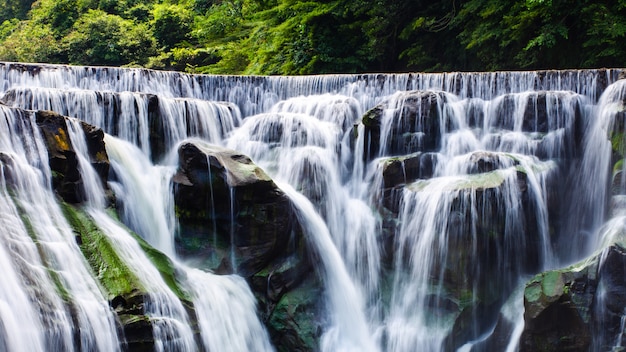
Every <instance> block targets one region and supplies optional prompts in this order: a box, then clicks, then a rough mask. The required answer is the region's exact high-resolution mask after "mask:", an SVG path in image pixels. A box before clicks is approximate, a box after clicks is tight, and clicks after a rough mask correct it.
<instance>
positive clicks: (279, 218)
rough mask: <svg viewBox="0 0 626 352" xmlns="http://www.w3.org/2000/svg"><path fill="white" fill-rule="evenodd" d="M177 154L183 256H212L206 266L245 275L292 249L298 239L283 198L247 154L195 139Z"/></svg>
mask: <svg viewBox="0 0 626 352" xmlns="http://www.w3.org/2000/svg"><path fill="white" fill-rule="evenodd" d="M179 156H180V168H179V171H178V173H177V174H176V175H175V176H174V184H175V203H176V209H177V212H178V215H179V221H180V224H181V232H180V236H179V238H178V239H177V245H178V250H179V252H180V254H181V255H182V256H183V257H186V258H194V257H195V258H197V257H203V259H204V260H206V259H208V258H209V257H213V258H212V259H211V261H212V263H206V264H208V267H207V268H208V269H211V270H215V271H217V272H222V273H232V272H236V273H238V274H240V275H242V276H244V277H250V276H251V275H253V274H255V273H257V272H259V271H260V270H261V269H262V268H264V267H265V266H266V265H267V264H268V263H269V262H271V261H272V260H274V259H275V258H276V257H279V256H281V255H283V254H285V251H287V250H288V248H290V246H293V247H292V248H293V249H295V248H297V246H298V243H299V242H300V241H301V240H302V239H301V238H296V237H294V236H293V234H292V232H294V231H296V230H297V224H296V222H295V216H294V214H293V210H292V206H291V202H290V200H289V198H288V197H287V196H286V195H285V194H284V193H283V192H282V191H281V190H280V189H279V188H278V187H277V186H276V184H275V183H274V181H272V179H271V178H270V177H269V176H267V174H266V173H265V172H264V171H263V170H262V169H261V168H259V167H258V166H256V165H255V164H253V163H252V161H251V160H250V159H249V158H248V157H246V156H244V155H241V154H238V153H236V152H234V151H232V150H227V149H223V148H220V147H215V146H208V145H202V144H199V143H198V144H193V143H184V144H183V145H181V146H180V148H179ZM209 165H210V167H209ZM216 255H217V256H216ZM233 264H234V267H232V265H233Z"/></svg>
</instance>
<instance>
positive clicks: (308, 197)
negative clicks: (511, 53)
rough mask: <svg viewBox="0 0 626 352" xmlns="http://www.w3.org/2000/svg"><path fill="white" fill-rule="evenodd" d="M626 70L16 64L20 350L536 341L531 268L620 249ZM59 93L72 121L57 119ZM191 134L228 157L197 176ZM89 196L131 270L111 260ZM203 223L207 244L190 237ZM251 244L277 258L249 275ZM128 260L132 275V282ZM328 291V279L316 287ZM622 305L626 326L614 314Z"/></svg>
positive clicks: (9, 165)
mask: <svg viewBox="0 0 626 352" xmlns="http://www.w3.org/2000/svg"><path fill="white" fill-rule="evenodd" d="M622 73H623V72H622V70H620V69H599V70H567V71H536V72H535V71H533V72H490V73H461V72H452V73H428V74H427V73H406V74H360V75H323V76H301V77H246V76H211V75H188V74H183V73H177V72H159V71H151V70H144V69H122V68H112V67H73V66H64V65H34V64H21V63H0V102H1V105H0V109H1V110H0V113H1V115H0V117H2V119H0V124H1V126H0V165H1V166H2V168H1V171H2V173H1V176H2V177H1V178H0V186H1V187H0V208H1V210H2V212H1V213H2V216H1V217H0V223H1V224H2V225H4V228H6V229H7V230H6V231H4V233H3V234H2V236H1V238H2V241H0V265H2V267H3V270H5V272H6V274H3V278H2V279H1V280H0V350H7V351H42V350H54V351H60V350H64V351H65V350H76V351H83V350H85V351H86V350H103V351H104V350H106V351H109V350H121V349H125V348H132V347H133V346H134V345H133V344H134V343H143V340H142V339H140V338H137V335H133V336H125V334H126V335H128V332H130V333H131V334H136V333H137V331H133V330H132V329H131V328H128V327H129V326H131V327H133V328H136V329H137V330H139V329H140V328H141V329H143V328H146V327H147V328H149V329H148V330H149V332H148V333H146V334H147V335H149V338H147V339H150V341H152V344H153V346H152V345H151V347H154V349H156V350H163V351H169V350H177V351H195V350H208V351H219V350H232V351H271V350H275V349H277V350H285V349H289V347H292V348H303V349H307V348H308V349H314V350H315V349H317V350H322V351H389V352H403V351H414V350H416V349H418V350H423V351H454V350H461V351H480V350H490V349H497V350H507V351H514V350H516V349H518V344H520V343H524V342H523V341H525V340H524V338H525V337H524V333H525V332H526V331H527V328H528V327H527V326H525V319H527V317H526V316H525V315H526V314H525V313H524V307H525V306H524V301H525V298H526V296H525V292H524V289H525V285H527V284H528V282H529V280H530V279H531V278H532V277H533V276H534V275H536V274H539V273H542V272H546V271H549V270H556V269H559V268H562V267H565V266H567V265H570V264H572V263H577V262H580V261H581V260H583V259H585V260H587V258H588V257H589V256H592V255H595V253H604V254H602V255H604V257H602V255H601V256H600V257H599V258H605V257H607V256H609V254H607V253H609V252H608V251H609V249H606V248H613V247H611V246H612V245H613V244H615V243H618V244H619V243H621V242H620V241H621V234H622V233H623V216H624V205H623V204H624V201H625V200H624V195H626V190H625V189H626V186H625V185H626V176H625V175H626V169H625V168H626V166H625V164H626V163H624V162H623V160H624V158H626V148H624V145H626V142H625V141H624V139H623V136H624V129H625V127H624V126H625V122H624V116H626V115H624V101H626V98H625V96H624V92H626V90H625V89H624V87H625V86H624V81H623V80H619V78H620V74H622ZM41 110H51V111H55V112H57V113H59V114H62V115H65V116H69V118H67V119H65V120H64V121H65V122H64V125H63V126H61V127H59V128H57V126H56V125H54V126H53V127H50V126H47V125H45V124H44V123H45V121H44V122H42V121H38V117H37V116H40V115H38V114H40V113H39V112H35V111H41ZM44 115H45V114H44ZM41 116H43V115H41ZM45 116H47V115H45ZM41 119H44V118H41ZM44 120H45V119H44ZM38 124H39V125H38ZM42 124H44V125H42ZM90 125H93V126H95V127H96V128H100V129H102V131H103V132H104V137H102V138H100V139H101V140H97V141H96V140H95V139H98V138H99V137H98V138H96V137H94V134H89V133H88V132H89V128H90V127H89V126H90ZM46 128H47V129H48V130H46ZM65 133H67V136H65V135H64V134H65ZM62 137H63V138H62ZM55 138H56V139H55ZM52 142H56V143H57V149H58V150H56V151H55V150H46V148H50V147H49V146H48V145H49V144H50V143H52ZM96 142H97V143H102V144H103V146H104V147H103V148H104V149H102V150H99V152H95V151H94V148H96V149H97V147H95V146H94V143H96ZM185 143H191V144H195V145H198V146H201V147H199V148H198V152H199V153H204V154H205V155H202V157H201V158H200V159H202V161H198V163H199V164H200V165H195V164H194V165H192V166H193V167H198V168H199V169H198V170H195V169H193V170H186V171H189V174H186V176H185V177H183V176H181V168H182V166H181V165H183V164H184V163H185V162H187V161H188V160H184V159H185V158H186V157H189V156H188V155H186V154H184V153H183V152H182V149H181V148H183V147H181V146H183V145H185ZM211 145H213V146H218V147H219V148H228V149H231V150H233V151H234V152H233V153H232V154H229V157H230V158H231V159H232V160H234V162H242V160H244V163H247V161H245V160H247V159H245V156H247V157H249V158H250V159H251V162H250V163H252V162H253V163H254V164H256V165H258V166H260V168H261V169H262V170H261V171H254V172H255V173H256V174H255V176H258V177H261V178H262V177H265V176H263V175H261V176H259V173H262V172H265V173H267V175H266V176H267V180H265V179H264V178H263V183H262V184H263V187H268V188H269V187H274V186H275V187H276V188H275V189H274V188H271V192H273V195H283V196H285V197H286V198H285V199H286V200H285V201H286V202H289V204H290V206H289V207H288V209H289V211H290V212H291V211H292V212H293V214H291V213H290V214H274V213H272V212H271V211H268V210H259V209H260V206H261V205H262V204H263V202H264V201H265V200H264V199H259V198H258V194H260V192H261V191H265V188H264V189H263V190H260V189H259V190H257V189H254V190H252V191H251V192H252V193H246V192H247V191H246V190H240V189H238V188H237V185H233V184H226V185H223V184H221V183H220V182H226V181H228V179H227V177H226V176H228V175H231V174H229V172H232V170H230V169H228V167H230V166H229V165H226V164H224V165H222V164H219V163H218V164H219V165H217V164H216V160H218V159H216V158H215V157H213V156H212V154H211V153H215V152H216V150H217V147H215V148H214V147H213V146H211ZM220 150H221V149H220ZM94 153H96V154H94ZM97 153H100V154H97ZM178 153H180V155H179V154H178ZM200 159H198V160H200ZM103 160H106V168H104V166H103V165H100V164H99V163H103ZM620 160H621V161H620ZM218 161H219V160H218ZM194 162H195V161H194ZM72 163H75V164H76V166H75V167H76V168H77V170H78V171H79V172H78V173H77V175H72V176H71V177H70V176H64V177H66V179H63V180H61V181H60V177H61V176H63V175H61V176H60V175H59V174H60V173H62V172H61V171H59V164H60V165H62V166H63V167H66V166H67V165H70V164H72ZM204 164H206V169H207V170H200V169H202V168H204V167H205V166H204ZM50 165H53V166H52V167H51V166H50ZM72 165H73V164H72ZM246 165H249V164H246ZM250 169H251V168H250ZM63 170H67V169H63ZM63 170H62V171H63ZM246 170H248V169H246ZM200 171H202V172H200ZM190 175H191V176H193V177H196V178H195V179H192V178H193V177H191V176H190ZM225 175H226V176H225ZM221 177H226V178H225V180H226V181H220V180H222V179H221ZM228 177H230V176H228ZM242 178H243V176H242ZM103 180H105V181H106V182H103ZM62 182H67V183H68V184H69V185H70V186H71V187H74V188H76V189H75V190H74V192H75V193H76V195H75V197H74V198H75V199H71V200H69V201H68V200H67V199H65V198H63V196H64V194H63V191H67V189H63V190H60V188H59V187H61V186H59V184H62V186H63V187H66V188H67V187H70V186H68V185H67V184H63V183H62ZM201 182H208V183H206V184H207V188H206V194H204V193H200V192H201V188H199V186H198V185H199V184H200V183H201ZM274 182H275V183H274ZM226 183H228V182H226ZM181 185H182V186H181ZM183 186H184V187H192V189H194V190H198V194H197V198H198V203H199V204H200V203H201V204H204V206H205V208H204V209H203V210H202V211H201V213H202V214H200V215H199V218H200V219H201V221H200V220H199V221H198V222H197V223H193V224H183V223H181V221H183V220H181V219H183V218H185V216H188V215H189V214H184V213H183V212H184V211H185V210H183V209H182V208H181V207H180V204H177V203H176V199H175V195H176V194H177V192H178V190H177V188H176V187H183ZM193 187H197V188H193ZM220 187H226V188H225V189H226V191H224V190H222V189H221V188H220ZM55 192H56V193H55ZM203 192H204V191H203ZM62 198H63V199H64V200H63V201H62V200H61V199H62ZM187 200H188V201H195V199H194V198H193V197H192V198H191V199H187ZM245 202H248V203H251V204H247V203H246V204H243V203H245ZM68 203H71V204H68ZM244 205H247V207H246V206H244ZM248 205H249V206H248ZM68 209H70V210H68ZM222 209H223V211H222ZM242 209H243V210H242ZM264 209H265V208H264ZM255 211H258V212H259V213H254V212H255ZM70 212H77V213H78V214H80V215H77V216H79V217H80V219H79V220H80V221H82V222H83V223H88V224H91V225H90V226H92V227H93V228H92V229H91V230H92V231H93V232H94V233H96V234H97V235H98V236H100V237H98V238H99V240H98V241H102V243H105V244H107V246H109V247H110V253H109V252H107V255H111V256H112V258H113V259H114V260H115V261H116V262H119V263H121V264H120V268H119V269H115V270H119V271H120V272H121V273H116V272H113V271H114V270H113V269H112V268H109V267H104V266H103V264H98V263H99V262H98V261H97V260H100V259H102V258H99V259H98V258H96V259H94V258H93V253H94V252H93V250H92V249H89V248H90V247H89V246H92V245H93V243H94V242H95V240H94V239H90V238H87V237H84V238H83V237H81V236H79V235H77V234H78V233H79V232H80V228H78V227H77V225H76V223H75V220H76V219H74V220H73V219H72V218H71V216H70V215H69V214H70ZM242 213H245V214H243V215H246V216H250V217H251V218H252V219H254V220H255V221H258V222H259V223H262V224H265V223H267V222H271V221H276V220H275V219H277V218H278V215H284V216H293V218H289V220H288V221H287V222H289V224H280V226H277V227H276V228H278V229H280V231H285V232H288V233H282V234H280V235H281V236H280V237H272V239H273V238H281V241H277V242H276V243H274V242H272V243H263V244H262V245H261V246H259V247H258V248H257V247H254V245H255V242H254V241H257V240H259V238H264V237H263V236H264V235H266V234H265V233H260V232H258V231H248V232H246V231H242V229H241V227H242V226H243V225H242V224H240V223H238V219H239V217H240V216H243V215H242ZM42 214H45V215H46V216H42ZM83 218H84V219H83ZM609 218H611V219H610V221H608V222H607V220H608V219H609ZM206 219H208V220H206ZM281 219H283V218H281ZM205 220H206V221H205ZM291 222H293V224H292V223H291ZM185 226H186V227H185ZM183 229H187V230H188V231H191V232H193V236H192V237H191V239H187V240H188V241H190V242H192V245H194V246H197V248H199V249H198V254H197V255H198V257H192V256H190V255H189V253H186V252H185V251H182V250H181V248H180V242H181V241H182V239H181V236H183V235H185V234H184V233H183V232H184V231H183ZM189 229H191V230H189ZM242 233H244V234H246V236H249V238H248V237H246V238H242V236H243V235H241V234H242ZM194 236H195V237H194ZM300 239H302V241H301V242H299V240H300ZM283 240H284V241H283ZM222 242H223V243H222ZM283 242H286V243H283ZM218 245H219V246H223V247H224V248H221V247H220V248H218V249H216V248H217V247H218ZM211 246H216V248H213V247H211ZM109 247H107V248H109ZM259 248H261V249H259ZM280 248H283V249H280ZM90 251H91V252H90ZM107 251H108V250H107ZM219 251H224V253H225V257H224V258H218V259H216V256H217V254H216V253H218V252H219ZM263 251H267V252H268V253H270V255H269V257H268V258H265V257H264V256H265V255H266V254H265V252H263ZM281 251H282V252H281ZM220 253H221V252H220ZM203 255H204V256H210V258H205V257H202V256H203ZM246 255H248V256H253V257H254V256H257V257H254V258H252V259H255V260H258V262H254V264H250V265H251V266H252V268H251V269H250V268H248V270H247V271H246V270H244V271H238V270H237V268H238V266H240V265H242V263H244V264H245V263H248V262H247V261H248V260H250V259H251V258H249V257H245V256H246ZM259 258H261V259H259ZM104 259H107V258H104ZM216 260H217V261H219V260H222V263H217V264H215V263H213V262H212V261H216ZM587 262H590V260H587ZM94 263H95V264H94ZM268 263H269V264H268ZM213 264H215V265H214V266H211V265H213ZM98 265H100V267H98ZM298 265H300V266H301V267H298ZM594 265H596V267H595V268H596V269H597V273H598V275H600V273H604V271H603V270H605V271H607V270H609V269H606V268H605V259H600V260H598V262H597V264H594ZM229 268H230V269H229ZM105 269H106V270H109V271H108V272H107V271H106V270H105ZM212 271H213V272H212ZM248 271H251V272H248ZM116 275H117V276H116ZM124 275H126V276H128V277H129V279H128V281H129V282H130V283H131V284H132V285H134V286H133V290H131V289H128V290H127V291H128V292H126V291H124V289H121V288H120V289H116V288H112V287H110V286H109V282H108V281H107V280H108V278H109V277H116V278H120V277H123V276H124ZM607 275H608V274H607ZM607 280H608V279H603V280H600V281H599V283H598V292H599V293H598V296H597V297H596V300H595V301H594V302H595V303H594V304H595V306H594V308H590V310H591V311H592V313H590V314H592V315H593V314H596V315H593V317H594V318H593V319H596V320H593V319H592V320H591V321H593V322H594V324H596V325H594V328H593V329H595V330H594V336H593V344H592V345H591V347H590V348H591V349H592V350H593V349H596V350H601V349H603V348H605V347H607V346H612V347H614V349H617V348H619V346H621V345H622V344H623V343H624V341H623V340H624V339H623V336H624V331H625V329H624V322H625V321H626V318H624V316H626V315H624V313H623V312H624V310H621V311H619V312H618V313H616V312H615V311H614V307H613V306H612V304H613V303H610V302H612V301H610V299H611V294H612V293H611V292H610V290H609V289H608V288H607V287H608V285H610V284H611V282H609V281H607ZM568 287H569V286H568ZM305 288H306V289H311V290H313V289H315V290H316V291H312V292H315V293H317V292H319V293H322V294H320V295H319V296H316V297H313V298H308V299H309V300H308V301H306V299H305V298H306V297H305V298H302V297H303V296H305V295H303V294H302V292H300V291H298V290H305ZM568 289H569V288H568ZM622 308H623V307H622ZM611 309H613V310H611ZM602 312H605V313H602ZM607 312H608V313H607ZM609 313H610V314H615V315H618V316H619V318H620V319H613V318H611V319H609V318H607V319H605V318H596V317H599V316H600V315H601V314H605V315H606V314H609ZM138 317H141V318H138ZM142 319H145V321H146V324H147V325H145V326H144V325H141V324H143V321H142ZM603 319H604V320H603ZM23 324H28V326H30V327H31V328H29V329H20V328H19V326H20V325H23ZM132 324H136V325H132ZM590 324H591V323H590ZM294 326H296V328H294ZM607 326H610V327H611V328H610V331H607V332H603V330H602V329H603V328H604V327H607ZM125 329H127V330H125ZM141 331H142V333H144V332H145V331H144V330H141ZM142 336H143V335H142ZM142 338H143V337H142ZM502 341H504V342H502ZM520 341H521V342H520ZM285 346H289V347H285ZM294 346H296V347H294ZM302 346H306V348H305V347H302ZM494 346H496V347H494Z"/></svg>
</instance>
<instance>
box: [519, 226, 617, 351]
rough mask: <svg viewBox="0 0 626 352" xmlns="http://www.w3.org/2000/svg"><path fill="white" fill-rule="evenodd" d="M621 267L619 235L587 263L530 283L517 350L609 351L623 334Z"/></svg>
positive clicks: (525, 295) (557, 271) (545, 274)
mask: <svg viewBox="0 0 626 352" xmlns="http://www.w3.org/2000/svg"><path fill="white" fill-rule="evenodd" d="M625 268H626V249H625V247H624V237H623V233H622V234H618V236H617V237H616V238H615V239H614V241H613V242H612V243H610V244H609V245H607V246H606V247H605V248H604V249H603V250H601V251H599V252H597V253H596V254H594V255H592V256H591V257H589V258H588V259H585V260H584V261H582V262H580V263H578V264H575V265H573V266H570V267H568V268H564V269H558V270H552V271H548V272H544V273H540V274H538V275H537V276H535V277H534V278H533V279H531V280H530V281H529V282H528V283H527V284H526V288H525V291H524V307H525V313H524V320H525V326H524V331H523V333H522V336H521V339H520V350H521V351H565V350H567V351H588V350H589V349H593V350H611V348H612V347H611V346H613V344H614V343H615V339H616V338H617V336H622V333H623V331H622V326H621V325H622V316H623V313H624V307H625V306H626V269H625ZM623 342H626V341H621V342H620V343H623Z"/></svg>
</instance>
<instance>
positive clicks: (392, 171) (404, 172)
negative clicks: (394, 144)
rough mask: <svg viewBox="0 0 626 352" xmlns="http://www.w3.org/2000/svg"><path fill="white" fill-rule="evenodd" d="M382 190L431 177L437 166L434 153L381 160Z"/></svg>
mask: <svg viewBox="0 0 626 352" xmlns="http://www.w3.org/2000/svg"><path fill="white" fill-rule="evenodd" d="M381 162H382V174H383V188H392V187H395V186H398V185H401V184H407V183H411V182H413V181H415V180H418V179H427V178H431V177H432V176H433V172H434V170H435V166H436V164H437V154H436V153H419V152H418V153H413V154H409V155H404V156H399V157H393V158H387V159H383V160H382V161H381Z"/></svg>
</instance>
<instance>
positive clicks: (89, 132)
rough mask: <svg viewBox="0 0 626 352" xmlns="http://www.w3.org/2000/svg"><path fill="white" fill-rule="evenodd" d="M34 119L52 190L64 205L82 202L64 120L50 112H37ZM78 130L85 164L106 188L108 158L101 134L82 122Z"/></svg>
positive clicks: (71, 146) (74, 160) (98, 130)
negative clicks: (83, 144) (82, 138)
mask: <svg viewBox="0 0 626 352" xmlns="http://www.w3.org/2000/svg"><path fill="white" fill-rule="evenodd" d="M35 118H36V123H37V126H38V127H39V130H40V131H41V134H42V135H43V137H44V142H45V145H46V149H47V150H48V161H49V164H50V169H51V171H52V186H53V188H54V189H55V191H56V192H57V194H58V195H59V196H60V197H61V198H62V199H63V200H65V201H66V202H68V203H80V202H83V201H84V200H85V199H86V196H85V194H84V191H83V190H84V187H83V179H82V174H81V172H80V170H79V165H78V158H77V156H76V150H75V149H74V146H73V144H72V140H71V139H70V137H69V132H68V127H67V119H68V117H65V116H62V115H60V114H58V113H55V112H52V111H37V112H36V113H35ZM80 126H81V128H82V130H83V132H84V134H85V139H86V140H85V142H86V144H87V148H88V154H89V155H88V157H89V162H90V164H91V165H92V166H93V167H94V169H95V170H96V173H97V174H98V176H99V178H100V180H101V183H102V186H103V187H104V188H106V187H107V184H106V182H107V179H108V174H109V158H108V155H107V152H106V148H105V145H104V132H103V131H102V130H101V129H100V128H97V127H94V126H92V125H89V124H87V123H84V122H80Z"/></svg>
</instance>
